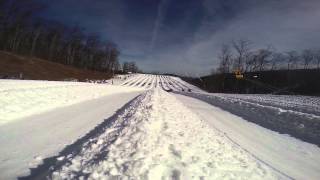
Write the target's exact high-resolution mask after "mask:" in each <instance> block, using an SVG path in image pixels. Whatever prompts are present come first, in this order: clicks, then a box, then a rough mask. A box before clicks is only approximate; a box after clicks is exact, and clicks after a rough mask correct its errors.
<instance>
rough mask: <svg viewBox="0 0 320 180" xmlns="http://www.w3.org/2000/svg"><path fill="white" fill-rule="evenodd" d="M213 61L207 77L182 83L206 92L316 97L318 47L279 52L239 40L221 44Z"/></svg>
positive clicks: (319, 62) (319, 81) (318, 87)
mask: <svg viewBox="0 0 320 180" xmlns="http://www.w3.org/2000/svg"><path fill="white" fill-rule="evenodd" d="M217 60H218V62H219V64H218V66H217V68H215V69H213V71H212V73H211V75H207V76H204V77H201V78H185V80H187V81H189V82H192V83H194V84H196V85H198V86H200V87H202V88H203V89H205V90H207V91H209V92H218V93H272V94H303V95H317V96H318V95H320V94H319V92H320V48H319V49H304V50H301V51H297V50H292V51H286V52H279V51H277V50H276V49H275V48H274V47H273V46H271V45H270V46H267V47H266V48H256V47H255V45H254V43H252V42H251V41H250V40H247V39H239V40H234V41H232V42H231V43H227V44H224V45H222V47H221V49H220V52H219V54H218V59H217ZM236 74H238V78H237V76H236Z"/></svg>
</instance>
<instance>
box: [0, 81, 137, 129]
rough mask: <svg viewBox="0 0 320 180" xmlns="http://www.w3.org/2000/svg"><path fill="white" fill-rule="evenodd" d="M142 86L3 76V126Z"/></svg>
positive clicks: (0, 94)
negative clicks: (14, 78)
mask: <svg viewBox="0 0 320 180" xmlns="http://www.w3.org/2000/svg"><path fill="white" fill-rule="evenodd" d="M138 90H141V89H138V88H128V87H122V86H111V85H104V84H92V83H80V82H59V81H31V80H30V81H29V80H0V126H1V125H3V124H6V123H8V122H11V121H14V120H17V119H19V118H23V117H25V116H30V115H34V114H40V113H43V112H46V111H49V110H52V109H55V108H58V107H65V106H69V105H72V104H77V103H80V102H83V101H87V100H92V99H97V98H100V97H103V96H106V95H110V94H119V93H124V92H133V91H138Z"/></svg>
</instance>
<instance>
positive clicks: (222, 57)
mask: <svg viewBox="0 0 320 180" xmlns="http://www.w3.org/2000/svg"><path fill="white" fill-rule="evenodd" d="M218 59H219V62H220V64H219V68H218V71H219V72H220V73H229V72H230V65H231V61H232V53H231V49H230V46H229V45H226V44H224V45H222V48H221V51H220V54H219V56H218Z"/></svg>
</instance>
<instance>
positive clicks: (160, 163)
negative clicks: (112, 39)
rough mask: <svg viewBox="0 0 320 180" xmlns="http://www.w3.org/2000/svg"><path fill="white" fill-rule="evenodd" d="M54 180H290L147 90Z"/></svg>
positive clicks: (159, 93)
mask: <svg viewBox="0 0 320 180" xmlns="http://www.w3.org/2000/svg"><path fill="white" fill-rule="evenodd" d="M61 158H62V159H64V158H66V159H67V162H66V163H65V164H64V166H63V167H62V168H59V169H55V170H54V172H52V173H51V174H50V175H49V176H50V178H53V179H74V178H76V179H81V178H82V179H115V178H118V179H119V178H120V179H152V180H157V179H235V178H237V179H287V178H288V177H286V176H284V175H282V174H280V173H279V172H277V171H275V170H273V169H272V168H270V167H268V166H267V165H265V164H264V163H262V162H261V161H259V160H257V159H255V158H254V157H253V156H252V155H250V154H248V153H247V152H246V151H245V150H243V149H241V148H240V147H239V146H238V145H236V144H234V143H233V142H232V141H230V140H229V139H228V138H226V137H225V136H224V134H223V133H220V132H218V131H216V130H214V129H212V128H211V127H210V126H209V125H208V124H207V123H206V122H205V121H203V120H202V119H201V118H199V117H198V116H197V115H196V114H194V113H193V112H191V111H190V110H189V109H188V108H186V107H185V106H184V105H183V104H182V103H180V102H179V101H178V100H177V99H176V98H175V97H174V96H172V95H170V94H168V93H167V92H165V91H163V90H161V89H155V90H151V91H147V92H146V93H144V94H143V95H141V96H140V97H139V98H138V99H137V100H135V101H134V102H132V104H131V106H130V107H129V108H128V109H127V110H126V111H124V112H123V113H122V114H120V115H119V116H118V117H117V118H116V119H115V121H114V123H113V124H112V125H111V127H109V128H105V129H104V131H103V132H102V134H100V135H97V137H94V138H92V139H90V141H88V142H86V143H85V144H84V145H83V146H82V149H81V151H80V153H79V154H78V155H77V156H75V157H74V158H70V159H68V157H61Z"/></svg>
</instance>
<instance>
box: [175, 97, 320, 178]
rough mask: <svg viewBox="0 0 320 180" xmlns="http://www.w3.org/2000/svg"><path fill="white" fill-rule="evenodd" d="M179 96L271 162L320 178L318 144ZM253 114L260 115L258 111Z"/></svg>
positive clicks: (283, 169) (292, 173)
mask: <svg viewBox="0 0 320 180" xmlns="http://www.w3.org/2000/svg"><path fill="white" fill-rule="evenodd" d="M175 97H177V98H178V99H179V100H180V101H181V102H183V103H184V104H185V105H186V106H187V107H189V108H190V109H192V111H193V112H195V113H197V114H198V115H199V116H200V117H201V118H202V119H204V120H206V121H207V122H208V123H209V124H211V126H212V127H213V128H215V129H218V130H219V131H221V132H223V133H225V135H226V136H228V137H229V138H230V139H232V141H234V142H236V143H237V144H239V145H240V146H241V147H242V148H244V149H246V150H247V151H248V152H250V153H251V154H254V155H255V156H256V157H257V158H259V159H261V160H262V161H264V162H266V163H268V164H270V166H272V167H274V168H276V169H278V170H280V171H281V172H284V173H285V174H287V175H289V176H290V177H293V178H294V179H319V177H320V167H319V164H320V148H319V147H318V146H316V145H314V144H310V143H307V142H303V141H301V140H299V139H296V138H293V137H290V136H288V135H287V134H279V133H277V132H275V131H272V130H269V129H266V128H263V127H261V126H259V125H257V124H255V123H251V122H248V121H247V120H245V119H243V118H241V117H238V116H235V115H233V114H231V113H229V112H226V111H225V110H222V109H220V108H218V107H215V106H212V105H210V104H208V103H206V102H204V101H200V100H198V99H195V98H191V97H187V96H183V95H175ZM229 106H230V104H229ZM238 108H240V109H241V107H238ZM247 113H248V114H251V113H250V112H248V111H247ZM270 115H272V114H270ZM270 115H269V116H270ZM251 116H253V118H257V117H258V116H257V114H251Z"/></svg>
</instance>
